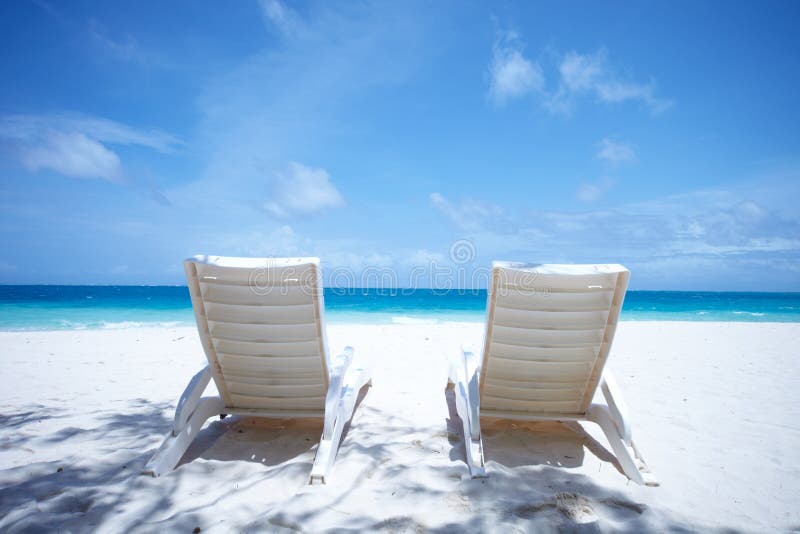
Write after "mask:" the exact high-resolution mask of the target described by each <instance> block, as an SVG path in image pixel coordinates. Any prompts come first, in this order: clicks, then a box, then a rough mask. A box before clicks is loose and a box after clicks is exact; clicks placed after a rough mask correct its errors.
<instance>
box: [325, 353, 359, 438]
mask: <svg viewBox="0 0 800 534" xmlns="http://www.w3.org/2000/svg"><path fill="white" fill-rule="evenodd" d="M352 361H353V347H345V348H344V350H343V351H342V352H341V353H340V354H339V355H338V356H336V357H335V358H333V359H332V360H331V365H330V369H329V373H330V375H329V376H330V380H329V382H328V394H327V395H326V396H325V413H328V414H333V413H335V412H336V410H337V406H338V403H339V399H340V398H341V396H342V387H343V385H344V377H345V374H346V373H347V369H348V368H349V367H350V363H351V362H352ZM335 423H336V416H334V417H326V418H325V428H324V429H323V431H322V434H323V436H327V435H329V434H330V433H331V432H333V425H334V424H335Z"/></svg>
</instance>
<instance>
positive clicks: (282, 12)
mask: <svg viewBox="0 0 800 534" xmlns="http://www.w3.org/2000/svg"><path fill="white" fill-rule="evenodd" d="M258 5H259V7H260V8H261V13H262V14H263V15H264V19H265V20H266V21H267V22H268V23H269V24H270V25H273V26H275V27H276V28H278V29H279V30H280V31H282V32H283V33H286V34H291V33H294V32H295V31H297V30H298V28H299V27H300V19H299V17H298V16H297V14H296V13H295V12H294V11H293V10H292V9H291V8H290V7H288V6H286V5H285V4H283V3H282V2H280V0H259V1H258Z"/></svg>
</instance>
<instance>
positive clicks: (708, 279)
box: [434, 180, 800, 289]
mask: <svg viewBox="0 0 800 534" xmlns="http://www.w3.org/2000/svg"><path fill="white" fill-rule="evenodd" d="M612 185H613V183H612V182H610V181H602V180H601V181H600V182H599V183H596V184H584V186H585V187H583V188H582V192H580V193H579V195H582V196H583V198H582V200H584V201H595V200H597V199H599V198H600V197H601V196H602V194H603V193H605V192H606V191H607V190H608V188H609V187H611V186H612ZM759 187H760V185H758V184H757V185H756V187H755V188H753V187H749V188H744V187H743V188H739V189H735V190H710V191H695V192H690V193H686V194H682V195H674V196H668V197H663V198H659V199H655V200H652V201H646V202H636V203H628V204H617V205H616V206H614V207H610V208H607V209H595V210H581V211H548V210H536V211H528V212H524V211H518V212H511V211H508V210H506V211H504V212H503V217H502V221H503V223H502V224H496V225H494V226H489V225H488V224H486V221H487V219H483V220H480V224H474V225H471V228H467V229H465V228H464V227H463V226H462V224H460V223H463V220H462V218H463V217H466V214H465V212H464V211H462V209H461V208H462V207H463V206H462V205H460V204H454V203H451V202H449V201H447V200H446V199H444V198H439V197H441V195H439V197H437V198H436V200H438V201H439V202H438V203H437V202H434V206H435V207H436V208H437V209H439V210H440V211H443V212H444V213H446V214H447V215H448V218H449V219H450V220H451V222H452V224H453V226H454V231H455V232H457V233H456V234H455V235H458V236H459V237H466V238H468V239H470V240H471V241H472V242H473V243H474V245H475V249H476V251H477V255H478V257H480V258H486V259H487V260H489V259H497V258H500V257H504V258H512V259H520V258H521V259H525V260H530V261H545V262H553V263H559V262H567V263H574V262H577V263H583V262H586V263H602V262H619V263H623V264H625V265H627V266H628V267H630V268H631V269H632V270H633V271H634V272H636V273H637V279H636V280H637V285H638V286H639V287H649V288H653V289H655V288H665V287H672V288H673V289H680V288H697V287H705V288H706V289H708V288H715V289H733V288H734V287H733V286H731V284H732V283H733V281H736V280H739V282H740V286H738V287H739V289H743V288H749V289H754V288H759V287H761V288H763V287H765V286H764V281H763V278H762V277H758V276H756V275H754V274H753V273H754V272H763V271H764V269H768V270H771V271H770V272H775V273H778V274H779V277H783V278H782V279H781V280H777V279H776V280H775V282H774V285H770V286H769V287H776V288H779V287H786V284H787V283H788V284H792V283H796V281H797V275H796V274H790V273H791V272H792V269H794V272H798V271H800V269H797V267H796V265H795V267H792V262H794V263H795V264H796V263H797V262H798V261H800V239H798V236H800V216H799V215H798V212H797V209H794V210H793V211H791V212H788V213H781V212H779V211H776V210H774V209H771V208H770V207H769V204H764V203H762V202H761V201H759V200H757V199H758V198H759V197H763V193H762V192H761V190H760V189H759ZM795 189H796V188H795ZM443 208H444V209H443ZM498 209H500V208H498ZM453 213H455V216H452V214H453ZM460 217H461V218H460ZM465 233H466V235H465ZM667 265H668V266H669V267H665V266H667ZM756 265H763V266H764V268H760V267H755V266H756ZM669 269H672V270H669ZM676 269H677V270H676ZM754 269H755V270H754ZM717 271H718V272H723V271H724V272H725V273H726V274H725V276H723V277H720V278H719V279H717V277H716V276H715V275H714V274H713V273H714V272H717ZM737 277H738V278H737ZM792 277H793V278H792ZM693 280H694V281H693ZM787 280H794V281H795V282H787ZM697 281H699V282H697ZM720 284H722V285H720Z"/></svg>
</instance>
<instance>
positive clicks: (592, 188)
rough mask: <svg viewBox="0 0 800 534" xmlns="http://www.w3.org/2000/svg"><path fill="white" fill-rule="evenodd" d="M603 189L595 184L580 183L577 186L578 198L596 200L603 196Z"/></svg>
mask: <svg viewBox="0 0 800 534" xmlns="http://www.w3.org/2000/svg"><path fill="white" fill-rule="evenodd" d="M603 193H604V190H603V189H602V188H601V187H600V186H598V185H597V184H581V186H580V187H579V188H578V200H581V201H582V202H596V201H597V200H599V199H600V197H601V196H603Z"/></svg>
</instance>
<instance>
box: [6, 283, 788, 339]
mask: <svg viewBox="0 0 800 534" xmlns="http://www.w3.org/2000/svg"><path fill="white" fill-rule="evenodd" d="M485 307H486V291H485V290H474V291H468V290H453V291H447V292H445V291H438V290H429V289H416V290H401V289H398V290H391V291H389V290H374V289H370V290H366V289H356V290H354V289H350V290H336V289H326V290H325V311H326V315H327V318H328V320H329V321H330V322H334V323H336V322H355V323H384V324H385V323H416V322H431V323H434V322H445V321H483V320H484V312H485ZM622 319H623V320H628V321H652V320H659V321H671V320H672V321H762V322H763V321H775V322H800V293H712V292H682V291H681V292H679V291H629V292H628V294H627V296H626V298H625V305H624V307H623V310H622ZM193 324H194V315H193V314H192V309H191V301H190V300H189V292H188V290H187V288H186V287H183V286H0V330H63V329H83V328H124V327H131V326H147V325H151V326H178V325H193Z"/></svg>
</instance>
